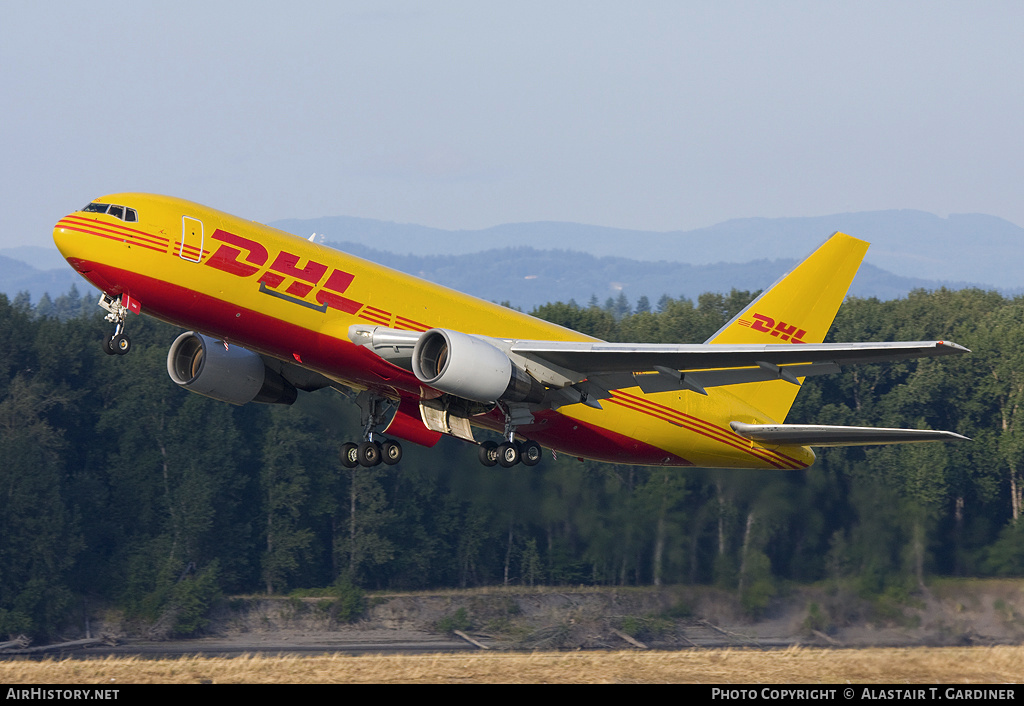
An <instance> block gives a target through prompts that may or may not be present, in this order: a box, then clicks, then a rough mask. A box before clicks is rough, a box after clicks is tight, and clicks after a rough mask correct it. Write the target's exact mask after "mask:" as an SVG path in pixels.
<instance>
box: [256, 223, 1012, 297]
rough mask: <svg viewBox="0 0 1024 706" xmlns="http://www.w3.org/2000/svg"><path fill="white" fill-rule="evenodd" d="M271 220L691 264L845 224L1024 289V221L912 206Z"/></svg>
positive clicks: (901, 269)
mask: <svg viewBox="0 0 1024 706" xmlns="http://www.w3.org/2000/svg"><path fill="white" fill-rule="evenodd" d="M271 225H273V226H275V227H277V228H281V229H282V230H286V231H288V232H290V233H295V234H297V235H301V236H303V237H309V235H310V233H313V232H316V233H320V234H323V235H324V236H325V237H326V239H327V240H328V241H334V242H345V243H357V244H360V245H364V246H366V247H370V248H373V249H375V250H380V251H386V252H392V253H403V254H407V255H424V256H429V255H461V254H465V253H479V252H482V251H485V250H493V249H503V248H509V247H519V246H524V247H530V248H534V249H537V250H552V249H558V250H571V251H576V252H584V253H588V254H589V255H592V256H594V257H620V258H627V259H630V260H641V261H644V262H652V261H653V262H657V261H661V260H664V261H666V262H682V263H687V264H690V265H708V264H713V263H720V262H729V263H747V262H751V261H757V260H802V259H803V258H804V257H805V256H806V255H807V254H808V253H810V252H811V251H812V250H814V249H815V248H816V247H817V246H818V245H820V244H821V243H823V242H824V241H825V239H826V238H828V236H829V235H831V234H832V233H834V232H835V231H837V230H838V231H842V232H844V233H848V234H849V235H852V236H854V237H857V238H861V239H863V240H867V241H868V242H870V243H871V248H870V249H869V250H868V254H867V257H866V259H865V262H867V263H869V264H872V265H875V266H876V267H879V268H881V269H883V270H885V271H887V272H892V273H893V274H896V275H898V276H900V277H909V278H912V279H915V280H931V281H934V282H945V283H950V284H953V283H957V282H977V283H981V284H983V285H987V286H989V287H996V288H999V289H1018V288H1021V287H1024V274H1022V273H1021V269H1022V267H1024V228H1021V227H1020V226H1017V225H1014V224H1013V223H1010V222H1009V221H1006V220H1003V219H1002V218H997V217H995V216H986V215H981V214H964V215H951V216H949V217H948V218H941V217H939V216H936V215H933V214H931V213H924V212H922V211H909V210H903V211H869V212H863V213H845V214H836V215H832V216H819V217H813V218H743V219H736V220H731V221H726V222H724V223H719V224H718V225H714V226H711V227H709V228H700V229H697V230H690V231H671V232H667V233H658V232H653V231H637V230H621V229H616V228H604V227H601V226H588V225H580V224H578V223H549V222H542V223H513V224H508V225H501V226H495V227H493V228H487V229H484V230H473V231H466V230H457V231H449V230H440V229H436V228H427V227H424V226H417V225H408V224H403V223H387V222H384V221H373V220H368V219H363V218H349V217H335V218H316V219H310V220H295V219H293V220H285V221H277V222H275V223H272V224H271ZM720 286H723V285H720ZM724 286H726V287H727V288H728V285H727V284H726V285H724Z"/></svg>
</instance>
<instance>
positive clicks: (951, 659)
mask: <svg viewBox="0 0 1024 706" xmlns="http://www.w3.org/2000/svg"><path fill="white" fill-rule="evenodd" d="M1022 680H1024V647H1021V646H1002V647H942V648H925V647H920V648H901V649H861V650H828V649H811V648H799V647H796V648H790V649H786V650H779V651H754V650H737V649H727V650H691V651H681V652H656V651H650V652H643V651H630V652H626V651H623V652H534V653H515V652H496V653H492V652H474V653H468V654H466V653H464V654H427V655H361V656H348V655H340V654H334V655H326V656H312V657H309V656H285V657H265V656H242V657H236V658H231V659H224V658H205V657H182V658H178V659H163V660H148V659H142V658H138V657H127V658H125V657H111V658H105V659H94V660H44V661H20V660H19V661H7V662H0V683H3V684H8V685H11V684H93V685H106V686H112V685H116V684H195V683H211V682H212V683H234V684H341V683H344V684H367V683H372V684H380V683H406V684H412V683H419V684H453V683H463V684H469V683H477V684H485V683H505V684H508V683H534V684H536V683H594V684H596V683H706V684H758V683H763V684H815V683H855V684H857V683H860V684H872V683H876V684H890V683H894V684H902V683H907V684H936V683H938V684H993V683H1007V682H1012V683H1019V682H1020V681H1022Z"/></svg>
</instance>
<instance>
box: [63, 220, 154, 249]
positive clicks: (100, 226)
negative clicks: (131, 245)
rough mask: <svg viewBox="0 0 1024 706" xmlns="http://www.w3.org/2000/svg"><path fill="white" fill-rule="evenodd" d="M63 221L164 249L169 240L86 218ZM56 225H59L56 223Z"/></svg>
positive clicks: (115, 224)
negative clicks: (123, 235)
mask: <svg viewBox="0 0 1024 706" xmlns="http://www.w3.org/2000/svg"><path fill="white" fill-rule="evenodd" d="M65 220H67V221H70V222H71V223H74V224H76V225H82V226H88V227H90V228H95V229H97V230H103V231H106V232H109V233H123V234H125V236H127V237H129V238H144V239H146V240H149V241H151V242H153V243H156V244H160V245H163V246H165V247H166V245H167V243H168V242H169V239H168V238H166V237H163V236H159V235H154V234H153V233H147V232H146V231H143V230H136V229H135V228H128V227H127V226H122V225H119V224H117V223H100V222H99V221H92V220H89V219H87V218H75V217H74V216H68V217H67V218H66V219H65ZM57 225H60V223H58V224H57Z"/></svg>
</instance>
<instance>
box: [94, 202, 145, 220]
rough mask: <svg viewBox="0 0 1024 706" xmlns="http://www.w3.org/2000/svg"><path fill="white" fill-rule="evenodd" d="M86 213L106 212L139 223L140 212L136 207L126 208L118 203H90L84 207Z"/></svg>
mask: <svg viewBox="0 0 1024 706" xmlns="http://www.w3.org/2000/svg"><path fill="white" fill-rule="evenodd" d="M82 210H83V211H84V212H85V213H106V214H107V215H109V216H114V217H116V218H120V219H121V220H122V221H127V222H128V223H138V222H139V213H138V211H136V210H135V209H134V208H125V207H124V206H118V205H117V204H109V203H90V204H86V206H85V208H83V209H82Z"/></svg>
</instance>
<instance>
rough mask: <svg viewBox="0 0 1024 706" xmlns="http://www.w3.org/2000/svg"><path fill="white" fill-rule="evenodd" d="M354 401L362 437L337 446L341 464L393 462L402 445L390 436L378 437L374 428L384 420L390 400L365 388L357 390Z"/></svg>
mask: <svg viewBox="0 0 1024 706" xmlns="http://www.w3.org/2000/svg"><path fill="white" fill-rule="evenodd" d="M356 404H357V405H359V410H360V412H361V415H360V421H361V422H362V423H363V441H362V443H359V444H356V443H353V442H351V441H350V442H348V443H345V444H342V446H341V465H342V466H344V467H345V468H355V467H356V466H364V467H366V468H372V467H373V466H376V465H378V464H380V462H381V461H383V462H384V463H386V464H387V465H389V466H393V465H395V464H396V463H398V462H399V461H401V460H402V445H401V444H400V443H398V442H397V441H394V440H393V439H382V438H381V437H380V434H378V433H377V432H376V431H375V429H376V428H377V427H378V426H380V425H381V424H383V423H384V414H385V413H386V412H387V410H388V408H389V407H390V406H391V404H392V402H391V401H390V400H388V399H386V398H384V397H381V396H380V395H375V394H373V393H372V392H369V391H365V390H364V391H363V392H360V393H359V395H358V396H357V397H356Z"/></svg>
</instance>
